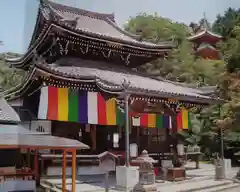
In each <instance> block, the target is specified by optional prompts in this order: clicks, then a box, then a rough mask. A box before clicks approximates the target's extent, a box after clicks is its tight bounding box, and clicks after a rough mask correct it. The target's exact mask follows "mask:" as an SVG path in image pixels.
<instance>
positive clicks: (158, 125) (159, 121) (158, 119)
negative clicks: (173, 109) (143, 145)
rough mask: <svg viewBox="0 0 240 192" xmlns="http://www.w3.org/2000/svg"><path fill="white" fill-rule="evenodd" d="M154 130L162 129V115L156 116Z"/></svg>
mask: <svg viewBox="0 0 240 192" xmlns="http://www.w3.org/2000/svg"><path fill="white" fill-rule="evenodd" d="M156 128H163V116H162V115H157V116H156Z"/></svg>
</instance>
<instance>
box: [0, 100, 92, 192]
mask: <svg viewBox="0 0 240 192" xmlns="http://www.w3.org/2000/svg"><path fill="white" fill-rule="evenodd" d="M0 103H1V106H0V120H1V123H2V124H1V126H0V150H1V149H27V150H28V151H29V150H30V149H31V150H34V151H35V156H34V172H31V171H30V169H29V168H28V169H21V170H15V169H13V170H12V171H11V174H6V173H4V171H3V172H2V173H1V174H0V176H2V177H3V178H5V177H7V176H15V177H18V176H22V177H26V176H34V177H35V180H36V181H37V180H38V178H39V170H38V153H37V152H38V150H40V149H54V150H62V151H63V163H62V189H63V192H65V191H66V156H67V152H71V153H72V192H75V191H76V190H75V189H76V150H77V149H89V147H88V146H87V145H85V144H83V143H81V142H79V141H77V140H72V139H67V138H61V137H56V136H51V135H45V134H43V133H39V132H34V131H30V130H27V129H25V128H24V127H22V126H21V125H19V124H18V123H19V122H20V118H19V116H18V115H17V113H16V112H15V111H14V110H13V109H12V108H11V107H10V106H9V105H8V104H7V102H6V101H5V100H4V99H0ZM10 122H11V123H12V124H11V123H10ZM13 123H14V124H13ZM28 165H30V158H29V159H28ZM29 167H30V166H29Z"/></svg>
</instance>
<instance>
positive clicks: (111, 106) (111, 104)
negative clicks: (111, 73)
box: [106, 98, 117, 125]
mask: <svg viewBox="0 0 240 192" xmlns="http://www.w3.org/2000/svg"><path fill="white" fill-rule="evenodd" d="M106 113H107V114H106V116H107V125H116V124H117V119H116V100H115V99H114V98H112V99H109V100H108V101H107V102H106Z"/></svg>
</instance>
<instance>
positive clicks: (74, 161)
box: [72, 149, 77, 192]
mask: <svg viewBox="0 0 240 192" xmlns="http://www.w3.org/2000/svg"><path fill="white" fill-rule="evenodd" d="M76 170H77V167H76V149H74V150H72V192H76Z"/></svg>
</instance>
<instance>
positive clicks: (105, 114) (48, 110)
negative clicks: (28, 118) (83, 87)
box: [38, 87, 124, 125]
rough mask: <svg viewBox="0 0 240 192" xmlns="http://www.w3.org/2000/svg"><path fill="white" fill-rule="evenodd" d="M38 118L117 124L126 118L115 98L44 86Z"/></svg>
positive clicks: (95, 93)
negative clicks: (107, 98)
mask: <svg viewBox="0 0 240 192" xmlns="http://www.w3.org/2000/svg"><path fill="white" fill-rule="evenodd" d="M38 119H48V120H57V121H68V122H79V123H83V124H100V125H117V124H119V123H121V122H122V121H123V120H124V114H123V113H122V112H121V111H120V109H119V108H118V107H117V104H116V100H115V99H114V98H111V99H109V100H107V101H105V99H104V98H103V96H102V95H101V94H100V93H97V92H80V91H76V90H71V89H68V88H57V87H43V88H42V89H41V96H40V102H39V110H38Z"/></svg>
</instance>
